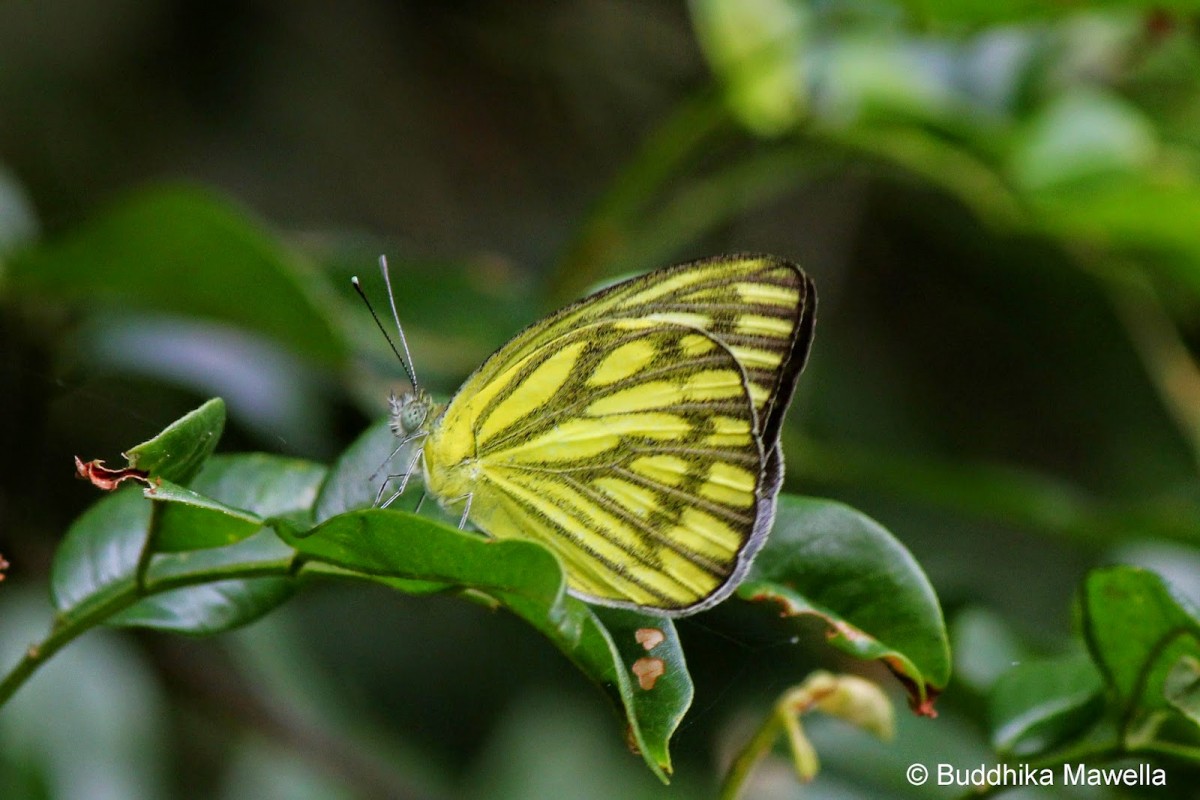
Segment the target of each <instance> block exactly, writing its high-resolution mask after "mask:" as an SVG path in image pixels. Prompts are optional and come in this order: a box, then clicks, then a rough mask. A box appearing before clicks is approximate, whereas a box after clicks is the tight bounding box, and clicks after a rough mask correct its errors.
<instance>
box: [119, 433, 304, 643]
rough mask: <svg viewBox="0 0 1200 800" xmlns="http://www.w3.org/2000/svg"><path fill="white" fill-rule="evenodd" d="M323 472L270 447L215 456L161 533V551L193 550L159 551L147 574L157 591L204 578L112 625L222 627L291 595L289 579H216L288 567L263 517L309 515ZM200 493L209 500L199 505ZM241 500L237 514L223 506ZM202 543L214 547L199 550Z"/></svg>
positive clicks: (171, 508)
mask: <svg viewBox="0 0 1200 800" xmlns="http://www.w3.org/2000/svg"><path fill="white" fill-rule="evenodd" d="M324 476H325V469H324V467H321V466H320V465H318V464H313V463H311V462H308V461H302V460H300V459H292V458H282V457H279V456H270V455H264V454H248V455H238V456H217V457H214V458H212V459H210V460H209V461H208V462H207V463H206V464H205V465H204V469H203V470H202V471H201V473H200V475H198V476H197V477H196V479H195V480H194V481H192V489H194V490H196V491H193V492H191V493H190V495H189V497H187V498H186V500H185V501H184V502H174V503H169V504H167V505H168V507H167V508H166V509H165V510H164V512H163V514H162V525H161V528H160V530H159V534H158V544H159V551H160V552H161V551H163V550H166V551H170V550H180V551H189V550H192V551H193V552H177V553H170V554H167V555H156V556H155V557H154V558H153V559H152V560H151V562H150V566H149V569H148V571H147V576H146V584H147V587H148V588H149V589H150V590H151V591H154V590H156V589H159V588H161V587H162V586H164V585H171V584H178V583H180V582H184V581H187V580H189V579H192V578H204V579H206V580H205V582H203V583H200V584H198V585H194V586H186V587H183V588H178V589H172V590H168V591H165V592H157V591H155V593H154V594H152V595H151V596H150V597H147V598H145V599H143V600H140V601H139V602H137V603H136V604H135V605H133V606H132V607H130V608H128V609H126V610H125V611H123V612H121V613H120V614H118V615H117V616H116V617H114V618H113V619H112V620H111V621H110V622H111V624H114V625H126V626H139V627H150V628H156V629H159V630H174V631H179V632H183V633H192V634H204V633H216V632H218V631H222V630H227V629H229V628H233V627H236V626H238V625H244V624H246V623H247V622H250V621H252V620H254V619H256V618H258V617H259V616H261V615H262V614H265V613H266V612H268V611H270V610H271V609H273V608H275V607H276V606H278V605H279V604H280V603H282V602H284V601H285V600H286V599H287V598H288V597H290V596H291V594H292V592H293V590H294V588H295V582H294V581H293V580H291V579H289V578H282V577H263V578H245V579H242V578H238V577H231V578H229V579H226V580H214V579H213V578H214V577H215V576H216V575H219V574H228V575H230V576H239V575H244V574H254V573H261V572H273V573H275V574H283V573H285V572H286V571H287V570H288V568H289V566H290V563H291V560H292V556H293V555H294V553H293V551H292V549H291V548H290V547H287V546H286V545H284V544H283V543H282V542H281V541H280V540H279V539H278V537H277V536H276V535H275V534H274V533H273V532H272V531H270V530H264V529H262V519H260V517H261V518H267V517H274V516H285V515H299V516H301V517H303V516H305V515H307V514H309V513H310V511H311V507H312V504H313V501H314V499H315V497H316V493H317V488H318V487H319V486H320V484H321V481H322V480H323V479H324ZM199 492H203V494H199ZM196 498H199V499H200V500H202V501H203V504H199V505H197V504H194V503H195V499H196ZM160 499H161V498H160ZM234 507H236V509H235V512H236V513H223V512H222V511H220V509H232V508H234ZM243 509H244V510H243ZM252 534H253V535H252ZM247 537H249V538H247ZM172 544H175V545H179V546H177V547H172V546H171V545H172ZM198 547H205V548H208V549H204V550H195V548H198Z"/></svg>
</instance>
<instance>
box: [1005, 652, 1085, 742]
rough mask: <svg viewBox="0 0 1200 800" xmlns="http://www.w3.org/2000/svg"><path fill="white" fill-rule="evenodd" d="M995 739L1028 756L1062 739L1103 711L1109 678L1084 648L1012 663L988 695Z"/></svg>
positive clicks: (1078, 729) (1082, 727)
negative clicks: (1104, 680)
mask: <svg viewBox="0 0 1200 800" xmlns="http://www.w3.org/2000/svg"><path fill="white" fill-rule="evenodd" d="M988 711H989V718H990V723H991V728H992V744H993V746H995V748H996V749H997V750H998V751H999V752H1000V753H1002V754H1005V755H1015V756H1022V757H1028V756H1032V755H1036V754H1038V753H1043V752H1045V751H1047V750H1049V749H1050V748H1052V747H1054V746H1056V745H1058V744H1061V743H1062V742H1064V741H1066V740H1067V739H1069V738H1071V737H1072V736H1074V735H1075V734H1077V733H1079V732H1080V731H1082V730H1084V729H1085V728H1087V727H1088V726H1090V725H1092V724H1093V723H1095V722H1096V721H1097V720H1098V719H1099V718H1100V716H1101V715H1102V714H1103V713H1104V683H1103V681H1102V680H1101V678H1100V673H1099V672H1097V671H1096V666H1095V665H1094V664H1093V663H1092V661H1091V659H1090V658H1088V657H1087V655H1086V654H1085V653H1077V654H1073V655H1070V656H1066V657H1063V658H1056V659H1038V660H1033V661H1027V662H1025V663H1023V664H1020V665H1018V666H1016V667H1013V668H1012V669H1010V670H1009V671H1008V672H1006V673H1005V674H1004V675H1003V676H1001V678H1000V680H999V681H997V682H996V685H995V687H994V688H993V690H992V693H991V696H990V697H989V707H988Z"/></svg>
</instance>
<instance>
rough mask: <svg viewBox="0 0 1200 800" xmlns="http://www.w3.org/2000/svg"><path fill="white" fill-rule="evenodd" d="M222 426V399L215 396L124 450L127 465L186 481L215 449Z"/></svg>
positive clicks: (166, 477)
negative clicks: (160, 430)
mask: <svg viewBox="0 0 1200 800" xmlns="http://www.w3.org/2000/svg"><path fill="white" fill-rule="evenodd" d="M224 430H225V402H224V401H223V400H221V398H219V397H214V398H213V399H212V400H209V401H208V402H206V403H205V404H204V405H202V406H200V407H199V408H197V409H196V410H194V411H191V412H189V413H187V414H185V415H184V416H182V417H180V418H179V419H177V420H175V421H174V422H172V423H171V424H170V425H168V426H167V427H166V428H164V429H163V430H162V432H161V433H159V434H158V435H157V436H155V437H154V438H153V439H149V440H147V441H145V442H142V443H141V444H139V445H135V446H134V447H131V448H129V449H128V450H126V451H125V457H126V458H127V459H128V460H129V466H131V467H133V468H135V469H141V470H145V471H146V472H148V473H150V478H151V479H152V480H154V479H162V480H164V481H172V482H174V483H187V482H188V481H190V480H191V479H192V478H193V477H194V476H195V475H196V473H198V472H199V471H200V468H201V467H202V466H203V465H204V462H205V461H206V460H207V459H208V457H209V456H211V455H212V453H213V450H214V449H216V446H217V442H218V441H219V440H220V438H221V432H222V431H224Z"/></svg>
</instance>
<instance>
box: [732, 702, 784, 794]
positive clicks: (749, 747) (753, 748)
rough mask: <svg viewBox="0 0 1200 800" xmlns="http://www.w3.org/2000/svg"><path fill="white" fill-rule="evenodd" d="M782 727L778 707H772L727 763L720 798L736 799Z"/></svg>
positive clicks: (773, 743) (772, 744) (772, 745)
mask: <svg viewBox="0 0 1200 800" xmlns="http://www.w3.org/2000/svg"><path fill="white" fill-rule="evenodd" d="M782 729H783V720H782V719H781V718H780V713H779V709H778V708H773V709H772V710H771V713H770V714H768V715H767V716H766V718H765V719H764V720H763V722H762V724H761V725H760V726H759V727H758V730H757V731H755V733H754V736H753V737H751V739H750V741H749V742H747V743H746V746H745V747H743V748H742V749H741V751H739V752H738V754H737V756H735V757H734V759H733V763H732V764H730V765H729V770H728V771H727V772H726V773H725V780H724V781H722V783H721V792H720V795H719V797H720V800H737V798H738V797H739V796H740V795H741V793H742V790H743V789H744V788H745V784H746V779H747V778H748V777H750V773H751V772H752V771H753V770H754V767H755V766H756V765H757V764H758V762H760V761H762V760H763V758H764V757H765V756H766V755H767V753H769V752H770V751H771V748H772V747H774V745H775V740H776V739H777V738H779V734H780V732H781V731H782Z"/></svg>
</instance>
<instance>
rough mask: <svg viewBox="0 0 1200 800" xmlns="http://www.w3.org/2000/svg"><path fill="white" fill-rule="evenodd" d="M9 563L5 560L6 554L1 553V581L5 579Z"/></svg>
mask: <svg viewBox="0 0 1200 800" xmlns="http://www.w3.org/2000/svg"><path fill="white" fill-rule="evenodd" d="M9 566H10V565H9V563H8V562H7V561H5V560H4V556H3V555H0V581H2V580H4V570H6V569H8V568H9Z"/></svg>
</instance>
